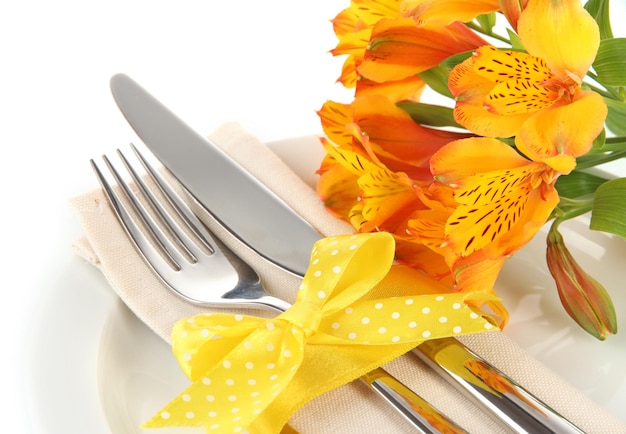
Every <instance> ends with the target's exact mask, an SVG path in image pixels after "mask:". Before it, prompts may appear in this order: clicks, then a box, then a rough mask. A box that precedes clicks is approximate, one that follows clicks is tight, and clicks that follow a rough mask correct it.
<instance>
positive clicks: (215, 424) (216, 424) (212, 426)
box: [209, 423, 220, 429]
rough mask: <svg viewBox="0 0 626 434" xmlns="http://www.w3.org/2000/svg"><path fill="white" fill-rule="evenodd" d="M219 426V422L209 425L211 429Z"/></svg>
mask: <svg viewBox="0 0 626 434" xmlns="http://www.w3.org/2000/svg"><path fill="white" fill-rule="evenodd" d="M219 427H220V424H219V423H214V424H213V425H211V426H210V427H209V428H211V429H218V428H219Z"/></svg>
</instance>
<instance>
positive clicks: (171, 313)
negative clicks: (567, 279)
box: [70, 123, 626, 434]
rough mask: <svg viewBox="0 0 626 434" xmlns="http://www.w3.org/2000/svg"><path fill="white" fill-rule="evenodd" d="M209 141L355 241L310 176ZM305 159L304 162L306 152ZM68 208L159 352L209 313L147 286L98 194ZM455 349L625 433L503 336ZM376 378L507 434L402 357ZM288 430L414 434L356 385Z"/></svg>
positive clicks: (243, 145) (297, 144)
mask: <svg viewBox="0 0 626 434" xmlns="http://www.w3.org/2000/svg"><path fill="white" fill-rule="evenodd" d="M211 138H212V140H213V141H214V142H215V143H216V144H217V145H218V146H220V147H221V148H222V149H223V150H224V151H225V152H226V153H228V154H229V155H230V156H231V157H233V158H234V159H235V160H237V161H239V162H240V163H241V164H242V165H243V166H244V167H245V168H246V169H247V170H248V171H250V172H251V173H252V174H253V175H255V176H256V177H257V178H259V179H260V180H261V181H262V182H263V183H264V184H266V185H267V186H268V187H269V188H270V189H271V190H272V191H274V192H275V193H276V194H277V195H278V196H280V197H281V198H283V199H284V200H285V201H286V202H287V203H288V204H289V205H290V206H291V207H292V208H293V209H294V210H295V211H296V212H297V213H299V214H300V215H301V216H303V217H304V218H305V219H307V220H308V221H309V222H310V223H311V224H312V225H313V226H314V227H315V228H316V229H317V230H318V231H319V232H320V233H322V234H324V235H337V234H341V233H349V232H353V230H352V228H351V226H349V225H348V224H346V223H344V222H341V221H339V220H337V219H336V218H334V217H332V216H331V215H330V214H328V213H327V212H326V210H325V209H324V207H323V205H322V204H321V202H320V201H319V199H318V197H317V195H316V193H315V191H314V189H313V188H312V185H311V184H312V182H314V177H313V176H311V177H310V178H307V177H306V176H303V177H302V178H301V177H300V176H299V175H297V174H296V172H294V170H292V168H291V167H289V166H287V165H286V164H285V163H284V162H283V161H282V160H281V159H280V158H279V157H278V156H277V155H276V154H275V153H274V152H273V151H272V150H271V149H270V148H268V147H267V146H266V145H264V144H263V143H261V142H259V141H258V140H257V139H256V138H254V137H253V136H252V135H250V134H249V133H248V132H247V131H245V130H244V129H243V128H242V127H241V126H240V125H239V124H237V123H228V124H225V125H223V126H222V127H220V128H219V129H218V130H217V131H215V132H214V133H213V134H212V135H211ZM276 145H277V146H280V147H281V148H283V149H285V148H287V147H288V148H291V149H292V150H293V152H298V151H297V150H298V149H311V147H316V149H317V148H318V147H319V143H318V141H317V138H315V137H311V136H308V137H301V138H295V139H290V140H288V141H283V142H281V143H277V144H276ZM290 152H291V150H290ZM305 155H310V153H309V152H306V153H305ZM320 155H321V154H320ZM220 188H228V186H220ZM233 200H236V199H233ZM70 206H71V207H72V208H73V210H74V211H75V213H76V215H77V217H78V220H79V222H80V225H81V228H82V230H83V233H84V236H83V237H81V238H80V239H78V240H76V241H75V242H74V245H73V246H74V249H75V250H76V252H77V253H78V254H79V255H81V256H82V257H84V258H85V259H87V260H88V261H89V262H90V263H92V264H94V265H95V266H97V267H99V269H100V270H101V271H102V273H103V274H104V276H105V278H106V279H107V281H108V282H109V283H110V285H111V287H112V288H113V290H114V291H115V292H116V293H117V294H118V295H119V297H120V298H121V299H122V300H123V302H124V303H125V304H126V305H127V306H128V307H129V308H130V309H131V310H132V311H133V312H134V313H135V314H136V315H137V316H138V317H139V318H140V319H141V320H142V321H143V322H144V323H145V324H146V325H147V326H148V327H150V328H151V329H152V330H154V332H155V333H157V334H158V335H159V336H161V337H162V338H163V339H164V340H165V341H166V342H168V343H169V340H170V333H171V330H172V327H173V325H174V323H175V322H176V321H178V320H179V319H182V318H186V317H189V316H192V315H195V314H198V313H200V312H203V311H211V309H206V308H200V307H198V306H195V305H193V304H191V303H188V302H187V301H185V300H182V299H181V298H180V297H178V296H176V295H174V294H173V293H171V292H170V291H169V290H168V289H167V288H166V287H165V286H164V285H163V284H162V283H161V282H160V281H159V280H158V279H157V278H156V277H154V275H153V274H152V273H151V272H150V270H149V269H148V268H147V267H146V266H145V264H144V263H143V262H142V260H141V259H140V257H139V256H138V255H137V253H136V252H135V250H134V249H133V247H132V245H131V244H130V242H129V241H128V240H127V238H126V234H125V233H124V231H123V230H122V228H121V227H120V225H119V224H118V222H117V220H116V218H115V216H114V214H113V213H112V211H111V209H110V207H109V206H108V204H107V201H106V199H105V198H104V195H103V194H102V192H101V191H100V190H94V191H91V192H87V193H85V194H83V195H81V196H78V197H75V198H72V199H71V200H70ZM203 220H204V221H205V223H206V224H207V226H209V227H210V229H211V230H213V231H214V232H215V233H216V234H217V235H218V236H220V237H221V238H222V239H223V240H224V241H225V243H226V244H227V245H228V246H229V247H230V248H231V249H232V250H233V251H235V252H236V253H238V254H239V255H240V256H241V257H242V258H244V259H245V260H246V261H248V262H249V263H250V264H251V265H252V266H253V267H254V268H255V269H256V270H257V272H258V273H259V274H260V275H261V278H262V279H263V281H264V282H265V284H266V286H267V288H268V290H269V292H271V293H272V294H273V295H275V296H278V297H281V298H283V299H285V300H287V301H289V302H292V303H293V301H294V300H295V293H296V288H297V287H298V279H296V278H295V277H294V276H291V275H289V274H288V273H285V272H283V271H281V270H279V269H278V268H276V267H275V266H273V265H271V264H269V263H267V262H266V261H264V260H263V259H262V258H259V257H258V256H257V255H255V254H254V253H253V252H251V251H250V250H249V249H248V248H247V247H245V246H243V245H242V244H241V243H240V242H238V241H237V240H235V239H234V238H233V237H232V236H230V235H229V234H228V233H227V232H226V231H224V230H223V229H222V228H221V227H219V225H217V224H216V223H215V222H213V221H212V220H211V219H210V218H205V219H203ZM219 311H220V312H231V313H246V314H251V313H252V314H254V315H258V316H265V317H269V316H272V315H274V314H272V313H270V312H266V311H262V310H255V311H250V310H238V309H220V310H219ZM459 339H460V340H461V341H463V343H465V344H466V345H467V346H468V347H469V348H471V349H472V350H474V351H476V352H477V353H478V354H480V355H482V356H484V357H486V358H487V359H488V360H489V361H491V362H492V363H493V364H494V365H495V366H496V367H498V368H500V369H501V370H502V371H504V372H506V373H507V374H508V375H510V376H511V377H512V378H513V379H514V380H516V381H517V382H519V383H520V384H522V385H523V386H524V387H525V388H527V389H528V390H529V391H531V392H533V393H534V394H535V395H536V396H538V397H539V398H540V399H542V400H543V401H545V402H546V403H548V404H549V405H551V406H552V407H553V408H554V409H555V410H556V411H558V412H559V413H561V414H562V415H563V416H565V417H566V418H568V419H570V420H571V421H572V422H574V423H575V424H576V425H577V426H579V427H580V428H581V429H583V430H584V431H585V432H588V433H626V424H625V423H623V422H621V421H620V420H618V419H617V418H615V417H614V416H613V415H611V414H610V413H608V412H607V411H606V410H605V409H603V408H602V407H601V406H599V405H598V404H596V403H595V402H593V401H591V400H590V399H589V398H587V397H586V396H585V395H583V394H582V393H581V392H580V391H578V390H577V389H576V388H574V387H573V386H571V385H570V384H568V383H567V382H565V381H564V380H563V379H561V378H560V377H559V376H558V375H557V374H556V373H554V372H553V371H551V370H550V369H548V368H547V367H545V366H543V365H542V364H541V363H539V362H538V361H537V360H535V359H534V358H532V357H531V356H530V355H528V354H527V353H526V352H525V351H524V350H523V349H522V348H520V347H519V346H518V345H517V344H515V343H514V342H512V341H511V340H510V339H508V338H507V337H506V336H505V335H504V334H502V333H501V332H491V333H481V334H479V335H470V336H462V337H460V338H459ZM384 368H385V369H387V370H388V371H389V372H390V373H392V374H393V375H394V376H396V377H397V378H399V379H400V380H401V381H403V382H404V383H405V384H406V385H407V386H409V387H410V388H412V389H413V390H415V391H416V392H418V393H419V394H421V395H422V396H424V397H425V398H426V399H427V400H428V401H430V402H431V403H432V404H434V405H435V406H436V407H438V408H439V409H440V410H442V411H443V412H444V413H446V414H448V415H449V416H450V417H451V418H452V419H453V420H455V421H456V422H457V423H459V424H460V425H461V426H463V427H464V428H465V429H467V430H468V431H469V432H475V433H500V432H502V433H504V432H506V430H505V429H504V428H502V427H501V426H500V425H499V424H498V423H496V422H495V421H493V420H492V419H491V418H488V417H481V416H478V415H479V414H480V410H478V408H477V407H476V406H475V405H474V404H473V403H471V402H469V401H468V400H467V399H466V398H465V397H463V396H462V395H461V394H460V393H459V392H457V391H456V390H455V389H454V388H452V387H451V386H450V385H449V384H448V383H447V382H445V380H443V379H441V378H440V377H438V376H437V375H436V374H434V373H433V372H432V371H431V370H430V369H429V368H428V367H426V366H425V365H424V364H423V363H422V362H421V361H420V360H419V359H418V358H417V357H416V356H414V355H413V354H410V353H409V354H406V355H404V356H402V357H400V358H398V359H396V360H394V361H393V362H391V363H389V364H387V365H386V366H384ZM164 404H165V403H164ZM158 410H159V408H155V409H154V411H155V412H156V411H158ZM289 423H290V425H291V427H293V428H294V429H296V430H298V431H299V432H301V433H316V434H318V433H337V432H341V433H350V432H354V433H357V432H358V433H381V432H393V433H401V432H407V433H410V432H414V430H413V429H412V428H411V426H410V425H408V423H407V422H405V421H404V420H403V419H402V418H401V417H399V416H398V415H397V414H396V413H395V412H394V411H393V410H392V409H391V408H390V407H388V406H387V405H385V404H383V403H382V402H381V400H380V398H378V397H377V396H376V395H375V394H374V393H373V392H372V391H370V390H369V389H368V388H367V386H365V385H364V384H362V383H361V382H358V381H355V382H353V383H350V384H348V385H345V386H342V387H340V388H338V389H336V390H333V391H331V392H329V393H326V394H324V395H323V396H321V397H319V398H316V399H314V400H313V401H311V402H309V403H308V404H306V405H305V406H304V407H302V408H301V409H300V410H299V411H298V412H297V413H296V414H295V415H294V416H293V417H292V418H291V420H290V422H289Z"/></svg>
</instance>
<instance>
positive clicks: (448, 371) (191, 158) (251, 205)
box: [111, 74, 583, 434]
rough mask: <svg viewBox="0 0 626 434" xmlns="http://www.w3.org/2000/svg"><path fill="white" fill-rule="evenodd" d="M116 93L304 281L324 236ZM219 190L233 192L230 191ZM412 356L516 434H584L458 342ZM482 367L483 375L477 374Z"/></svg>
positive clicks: (154, 110) (241, 233)
mask: <svg viewBox="0 0 626 434" xmlns="http://www.w3.org/2000/svg"><path fill="white" fill-rule="evenodd" d="M111 90H112V93H113V97H114V99H115V101H116V103H117V105H118V107H119V108H120V110H121V112H122V113H123V115H124V116H125V118H126V120H127V121H128V122H129V124H130V125H131V127H132V128H133V129H134V130H135V132H136V133H137V135H138V136H139V137H140V138H141V139H142V141H143V142H144V143H145V144H146V146H147V147H148V148H149V149H150V150H151V151H152V152H153V153H154V154H155V155H156V157H157V158H158V159H159V160H160V161H161V162H162V163H163V165H164V166H165V167H166V168H168V169H169V170H170V171H171V172H172V173H173V175H174V176H175V177H176V178H177V179H178V180H179V181H180V182H181V184H182V185H183V186H185V188H186V189H187V190H188V191H189V192H190V193H191V194H192V195H193V196H194V198H195V199H196V200H197V201H198V202H199V203H200V204H202V205H203V206H204V207H205V208H206V210H207V211H208V212H209V213H210V214H212V215H213V216H214V217H215V218H216V219H217V220H218V221H219V222H220V223H221V224H222V225H223V226H224V227H225V228H226V229H228V230H229V231H230V232H231V233H232V234H233V235H235V236H236V237H237V238H238V239H240V240H241V241H242V242H244V243H245V244H247V245H248V246H249V247H250V248H252V249H253V250H254V251H256V252H257V253H259V254H260V255H261V256H263V257H265V258H266V259H268V260H269V261H271V262H273V263H274V264H276V265H278V266H281V267H283V268H284V269H286V270H288V271H290V272H292V273H294V274H296V275H299V276H303V275H304V273H305V271H306V268H307V266H308V262H309V252H310V251H311V248H312V246H313V244H314V243H315V242H316V241H317V240H319V239H320V238H321V237H322V235H320V234H319V233H318V232H316V231H315V229H314V228H313V227H311V226H310V225H309V224H308V223H307V222H306V221H305V220H304V219H302V218H301V217H300V216H298V215H297V214H296V213H295V212H294V211H293V210H291V208H290V207H289V206H288V205H286V204H285V203H284V202H283V201H282V199H280V198H279V197H278V196H276V195H275V194H274V193H273V192H271V191H270V190H269V189H267V188H266V187H265V186H264V185H263V184H262V183H261V182H259V181H258V180H256V178H254V176H252V175H251V174H250V173H249V172H247V171H246V170H245V169H244V168H242V167H241V166H240V165H239V164H238V163H236V162H235V161H234V160H232V159H231V158H230V157H228V156H227V155H226V154H225V153H224V152H223V151H222V150H220V149H219V148H218V147H217V146H216V145H214V144H213V143H211V142H210V141H209V140H207V139H206V138H204V137H203V136H201V135H200V134H198V133H196V132H195V131H194V130H192V129H191V128H190V127H189V126H187V125H186V124H185V123H184V122H183V121H182V120H181V119H179V118H178V117H177V116H176V115H174V114H173V113H172V112H171V111H170V110H169V109H167V107H165V106H164V105H163V104H161V103H160V102H159V101H158V100H157V99H156V98H155V97H153V96H152V95H151V94H149V93H148V92H147V91H146V90H144V89H143V88H142V87H141V86H139V84H137V83H136V82H135V81H133V80H132V79H131V78H130V77H128V76H126V75H123V74H118V75H115V76H114V77H113V78H112V79H111ZM215 185H228V186H229V189H228V191H226V189H221V188H214V187H213V186H215ZM233 192H236V194H237V195H239V196H240V197H239V198H238V200H233V199H232V196H233ZM251 215H254V219H251V218H249V216H251ZM276 245H280V246H276ZM275 247H277V248H275ZM414 352H415V353H416V354H417V355H418V356H419V357H420V358H421V359H422V360H424V361H425V362H426V363H427V364H428V365H430V366H431V367H433V368H434V369H435V370H436V371H437V372H438V373H439V374H440V375H442V376H443V377H444V378H445V379H446V380H448V381H449V382H450V383H452V384H453V385H455V386H456V387H457V388H458V389H459V390H461V391H462V392H463V393H464V394H465V395H466V396H467V397H469V398H470V399H472V400H473V401H474V402H477V403H478V404H479V405H481V406H482V407H483V408H484V409H485V410H486V411H487V412H488V413H489V414H491V415H494V416H496V418H497V419H498V420H500V421H501V422H503V423H504V424H505V425H507V426H508V427H509V428H510V429H512V430H513V431H514V432H517V433H577V434H580V433H582V432H583V431H581V430H580V429H579V428H577V427H576V426H575V425H574V424H572V423H571V422H569V421H568V420H566V419H565V418H564V417H563V416H561V415H560V414H558V413H557V412H556V411H555V410H553V409H552V408H550V407H549V406H548V405H547V404H545V403H544V402H542V401H541V400H540V399H538V398H537V397H535V396H534V395H532V394H531V393H530V392H528V391H527V390H526V389H524V388H523V387H521V386H520V385H519V384H517V383H515V382H514V381H513V380H512V379H511V378H510V377H508V376H506V375H505V374H504V373H502V372H501V371H499V370H498V369H497V368H495V367H494V366H492V365H491V364H490V363H489V362H488V361H487V360H485V359H483V358H482V357H480V356H478V355H477V354H474V353H472V352H471V351H470V350H469V349H467V348H466V347H465V346H464V345H463V344H462V343H460V342H459V341H458V340H456V339H454V338H447V339H439V340H435V341H426V342H425V343H423V344H421V345H420V346H418V347H417V348H416V349H415V350H414ZM476 366H481V367H482V368H483V369H482V370H480V369H474V367H476ZM474 371H475V372H474ZM485 372H489V373H492V374H493V375H498V380H499V381H501V382H502V383H501V384H504V387H505V389H506V390H513V391H514V393H502V392H501V391H499V390H496V389H495V388H493V387H491V386H489V384H488V383H489V381H490V380H489V378H486V376H485ZM477 385H478V386H477ZM520 396H522V397H523V399H520V398H519V397H520Z"/></svg>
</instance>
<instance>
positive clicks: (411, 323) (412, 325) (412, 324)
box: [409, 321, 417, 329]
mask: <svg viewBox="0 0 626 434" xmlns="http://www.w3.org/2000/svg"><path fill="white" fill-rule="evenodd" d="M415 327H417V323H416V322H415V321H411V322H410V323H409V328H410V329H414V328H415Z"/></svg>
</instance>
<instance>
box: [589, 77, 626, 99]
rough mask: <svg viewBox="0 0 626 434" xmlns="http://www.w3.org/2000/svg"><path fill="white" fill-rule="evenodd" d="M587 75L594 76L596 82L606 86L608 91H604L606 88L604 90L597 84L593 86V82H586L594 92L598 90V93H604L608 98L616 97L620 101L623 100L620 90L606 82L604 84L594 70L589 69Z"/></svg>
mask: <svg viewBox="0 0 626 434" xmlns="http://www.w3.org/2000/svg"><path fill="white" fill-rule="evenodd" d="M587 75H588V76H589V77H591V78H593V79H594V80H595V81H596V83H598V84H600V85H602V87H604V88H605V89H606V91H604V90H602V89H600V88H598V87H596V86H593V85H592V84H589V83H587V82H585V85H587V86H589V88H590V89H592V90H593V91H594V92H597V93H599V94H600V95H602V96H604V97H606V98H611V99H616V100H618V101H621V100H622V98H621V97H620V95H619V92H617V91H616V90H615V89H613V88H611V87H608V86H606V85H605V84H603V83H602V82H601V81H600V80H599V79H598V76H597V75H596V74H595V73H594V72H591V71H587Z"/></svg>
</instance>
